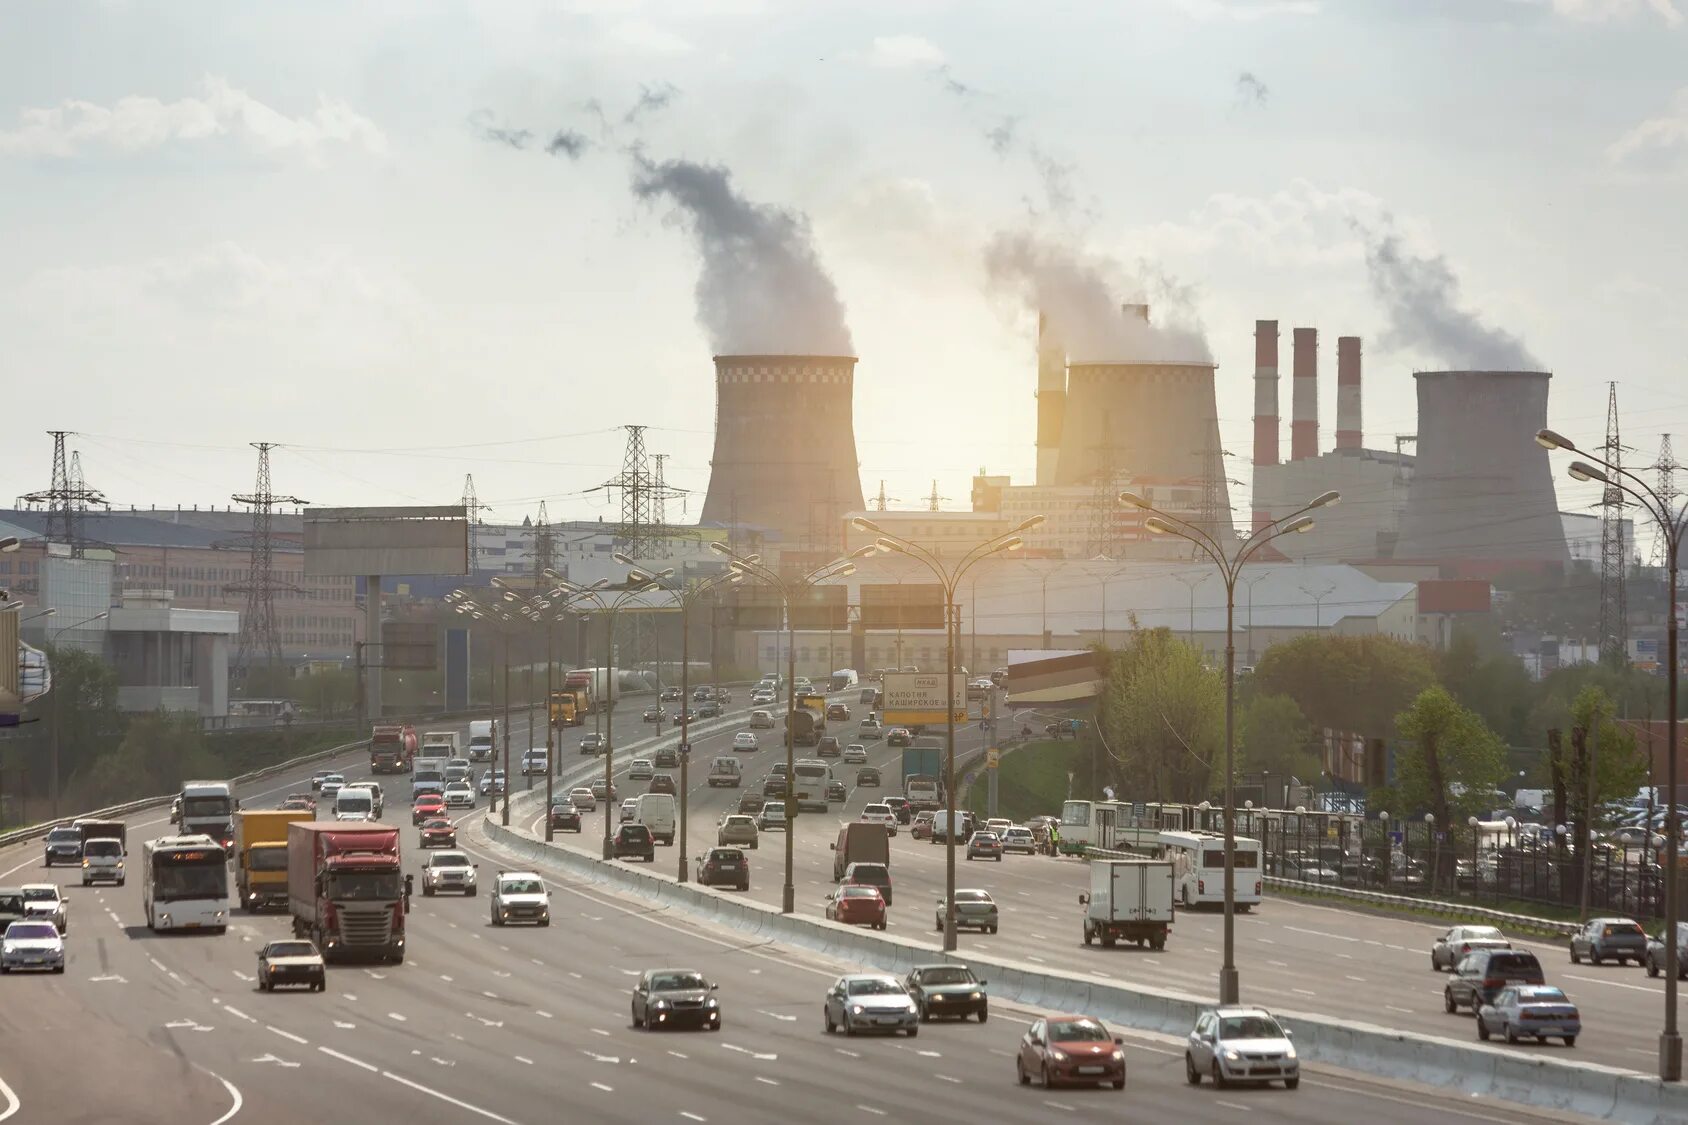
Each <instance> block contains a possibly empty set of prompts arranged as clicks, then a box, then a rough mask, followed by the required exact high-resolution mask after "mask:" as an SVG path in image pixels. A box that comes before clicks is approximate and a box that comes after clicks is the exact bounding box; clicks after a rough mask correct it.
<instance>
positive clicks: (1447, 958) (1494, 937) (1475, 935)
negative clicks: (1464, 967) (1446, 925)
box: [1430, 926, 1512, 973]
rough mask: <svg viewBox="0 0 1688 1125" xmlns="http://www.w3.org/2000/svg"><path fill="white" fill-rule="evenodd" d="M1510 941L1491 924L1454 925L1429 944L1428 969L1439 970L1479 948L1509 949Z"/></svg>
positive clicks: (1450, 966)
mask: <svg viewBox="0 0 1688 1125" xmlns="http://www.w3.org/2000/svg"><path fill="white" fill-rule="evenodd" d="M1511 948H1512V943H1511V942H1510V941H1507V940H1506V937H1505V936H1504V935H1503V934H1502V933H1501V932H1500V931H1499V930H1497V929H1495V928H1494V927H1493V926H1455V927H1453V928H1452V929H1451V930H1448V931H1447V932H1446V933H1444V934H1442V936H1441V937H1438V938H1437V939H1436V940H1435V941H1434V942H1432V943H1431V945H1430V969H1431V971H1432V972H1438V973H1439V972H1441V971H1442V970H1443V969H1452V968H1453V967H1454V966H1455V965H1457V964H1459V962H1460V958H1462V957H1464V956H1465V955H1466V954H1467V953H1475V952H1476V951H1477V950H1479V949H1511Z"/></svg>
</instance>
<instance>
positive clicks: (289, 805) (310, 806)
mask: <svg viewBox="0 0 1688 1125" xmlns="http://www.w3.org/2000/svg"><path fill="white" fill-rule="evenodd" d="M277 808H280V809H281V810H282V811H284V812H308V813H314V812H316V798H315V797H313V796H311V795H310V794H309V793H289V794H288V795H287V796H285V797H283V798H282V800H281V804H280V805H278V806H277Z"/></svg>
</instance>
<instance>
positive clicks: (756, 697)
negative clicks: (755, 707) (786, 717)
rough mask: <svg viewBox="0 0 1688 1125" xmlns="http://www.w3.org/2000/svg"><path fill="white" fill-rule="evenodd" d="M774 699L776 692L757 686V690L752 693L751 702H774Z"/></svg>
mask: <svg viewBox="0 0 1688 1125" xmlns="http://www.w3.org/2000/svg"><path fill="white" fill-rule="evenodd" d="M773 701H774V693H773V692H771V691H768V690H767V689H766V688H757V689H756V690H755V691H753V692H751V693H750V702H752V703H772V702H773ZM770 725H772V724H770Z"/></svg>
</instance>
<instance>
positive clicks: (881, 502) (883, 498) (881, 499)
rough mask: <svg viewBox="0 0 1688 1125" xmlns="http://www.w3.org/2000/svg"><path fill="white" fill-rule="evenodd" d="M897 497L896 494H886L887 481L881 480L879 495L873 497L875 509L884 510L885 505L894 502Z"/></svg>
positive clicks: (877, 510)
mask: <svg viewBox="0 0 1688 1125" xmlns="http://www.w3.org/2000/svg"><path fill="white" fill-rule="evenodd" d="M896 499H897V498H896V497H895V496H887V495H885V482H884V481H880V482H879V495H877V496H875V497H874V498H873V510H874V511H876V512H883V511H884V510H885V505H887V504H889V503H892V502H894V501H895V500H896Z"/></svg>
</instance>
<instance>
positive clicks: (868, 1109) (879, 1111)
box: [856, 891, 1025, 1117]
mask: <svg viewBox="0 0 1688 1125" xmlns="http://www.w3.org/2000/svg"><path fill="white" fill-rule="evenodd" d="M1021 893H1022V894H1024V893H1025V892H1024V891H1022V892H1021ZM856 1108H857V1109H859V1110H861V1111H862V1112H863V1113H871V1114H873V1115H874V1116H875V1117H884V1116H885V1111H884V1110H882V1109H874V1108H873V1107H872V1106H870V1105H859V1106H857V1107H856Z"/></svg>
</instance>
